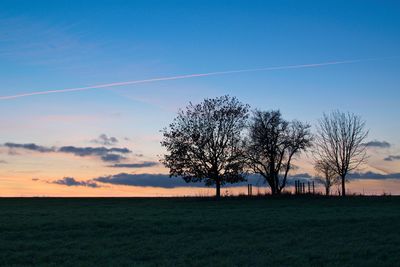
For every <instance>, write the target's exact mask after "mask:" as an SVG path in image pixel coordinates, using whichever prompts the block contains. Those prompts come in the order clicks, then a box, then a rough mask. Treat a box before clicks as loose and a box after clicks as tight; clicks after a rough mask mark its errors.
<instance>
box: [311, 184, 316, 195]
mask: <svg viewBox="0 0 400 267" xmlns="http://www.w3.org/2000/svg"><path fill="white" fill-rule="evenodd" d="M312 193H313V195H314V194H315V185H314V181H312Z"/></svg>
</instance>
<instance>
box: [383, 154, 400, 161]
mask: <svg viewBox="0 0 400 267" xmlns="http://www.w3.org/2000/svg"><path fill="white" fill-rule="evenodd" d="M383 160H385V161H395V160H400V155H389V156H387V157H386V158H384V159H383Z"/></svg>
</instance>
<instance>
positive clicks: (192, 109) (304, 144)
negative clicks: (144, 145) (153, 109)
mask: <svg viewBox="0 0 400 267" xmlns="http://www.w3.org/2000/svg"><path fill="white" fill-rule="evenodd" d="M367 134H368V132H367V131H366V130H365V122H364V121H362V120H361V118H360V117H359V116H356V115H354V114H351V113H342V112H340V111H334V112H332V113H331V114H324V115H323V117H322V119H320V120H319V123H318V131H317V133H316V134H312V133H311V125H310V124H308V123H305V122H301V121H298V120H293V121H287V120H285V119H284V118H283V117H282V115H281V113H280V111H279V110H271V111H261V110H254V111H252V112H251V111H250V106H249V105H247V104H243V103H241V102H240V101H239V100H238V99H237V98H236V97H230V96H228V95H225V96H221V97H217V98H213V99H204V101H203V102H201V103H199V104H192V103H189V105H188V106H187V107H186V109H184V110H180V111H179V112H178V115H177V117H176V118H175V119H174V121H173V122H172V123H171V124H170V125H169V127H167V128H164V129H163V136H164V138H163V140H162V142H161V144H162V146H163V147H165V148H166V150H167V154H166V155H164V158H163V159H162V163H163V164H164V165H165V166H166V167H167V168H169V170H170V176H180V177H182V178H183V179H184V180H185V181H186V182H205V184H206V185H207V186H211V185H215V187H216V196H217V197H220V192H221V186H223V185H224V184H227V183H237V182H242V181H245V180H246V175H247V174H249V173H255V174H260V175H261V176H262V177H263V178H264V179H265V182H266V183H268V185H269V187H270V188H271V192H272V194H280V193H281V192H282V190H283V189H284V188H285V186H286V185H287V177H288V174H289V172H290V171H291V170H292V169H293V160H294V159H295V158H296V156H298V155H299V154H300V153H302V152H305V151H307V150H311V151H312V152H313V157H314V159H315V169H316V171H317V172H318V173H320V174H322V175H323V178H322V180H323V184H324V185H325V188H326V194H329V192H330V187H331V186H332V185H333V184H335V183H338V182H339V181H340V182H341V184H342V195H345V192H346V191H345V182H346V176H347V174H348V173H349V171H351V170H354V169H355V168H357V167H358V166H359V165H360V164H361V163H362V162H363V161H364V159H365V146H363V140H364V139H365V138H366V136H367Z"/></svg>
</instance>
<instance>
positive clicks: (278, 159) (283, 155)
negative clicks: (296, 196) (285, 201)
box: [247, 110, 312, 194]
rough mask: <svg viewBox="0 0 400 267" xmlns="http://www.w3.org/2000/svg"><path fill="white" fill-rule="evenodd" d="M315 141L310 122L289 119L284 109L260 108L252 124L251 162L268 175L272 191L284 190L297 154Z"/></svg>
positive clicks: (249, 140)
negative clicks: (270, 109)
mask: <svg viewBox="0 0 400 267" xmlns="http://www.w3.org/2000/svg"><path fill="white" fill-rule="evenodd" d="M311 141H312V136H311V133H310V125H309V124H306V123H302V122H299V121H292V122H288V121H286V120H284V119H283V118H282V116H281V113H280V111H259V110H256V111H255V112H254V115H253V118H252V121H251V123H250V126H249V138H248V140H247V157H248V166H249V167H250V169H251V170H252V171H253V172H254V173H257V174H260V175H261V176H263V177H264V179H265V180H266V182H267V183H268V184H269V186H270V187H271V192H272V194H280V193H281V191H282V189H283V188H284V187H285V186H286V180H287V176H288V173H289V171H290V169H291V168H292V160H293V158H294V157H295V156H296V155H298V154H299V153H300V152H301V151H304V150H306V149H307V148H308V147H310V146H311Z"/></svg>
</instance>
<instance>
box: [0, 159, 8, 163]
mask: <svg viewBox="0 0 400 267" xmlns="http://www.w3.org/2000/svg"><path fill="white" fill-rule="evenodd" d="M7 163H8V162H7V161H5V160H0V164H7Z"/></svg>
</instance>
